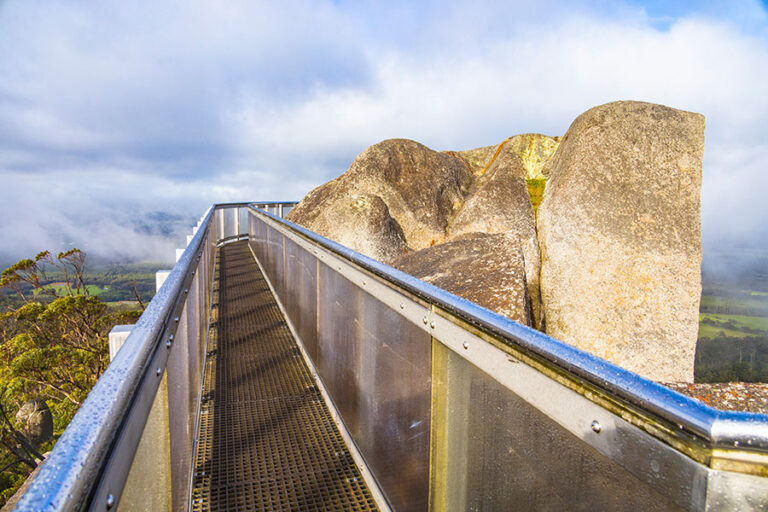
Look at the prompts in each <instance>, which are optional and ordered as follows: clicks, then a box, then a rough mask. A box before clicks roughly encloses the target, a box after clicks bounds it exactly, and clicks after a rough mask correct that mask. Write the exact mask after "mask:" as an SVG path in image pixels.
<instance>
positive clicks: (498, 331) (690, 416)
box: [251, 205, 768, 451]
mask: <svg viewBox="0 0 768 512" xmlns="http://www.w3.org/2000/svg"><path fill="white" fill-rule="evenodd" d="M251 208H254V205H251ZM254 209H257V210H258V208H254ZM259 213H260V214H262V215H267V216H268V217H270V218H271V219H272V220H274V221H275V222H278V223H279V224H281V225H283V226H285V227H286V228H288V229H290V230H292V231H293V232H295V233H298V234H299V235H301V236H302V237H304V238H306V239H308V240H310V241H311V242H313V243H315V244H317V245H319V246H321V247H323V248H325V249H327V250H329V251H331V252H333V253H335V254H336V255H338V256H340V257H342V258H344V259H346V260H347V261H349V262H352V263H354V264H356V265H358V266H360V267H362V268H363V269H365V270H367V271H369V272H371V273H373V274H375V275H377V276H379V277H381V278H382V279H384V280H386V281H388V282H390V283H391V284H393V285H395V286H397V287H400V288H402V289H404V290H407V291H408V292H410V293H412V294H414V295H416V296H417V297H419V298H421V299H423V300H426V301H427V302H430V303H432V304H435V305H437V306H439V307H441V308H444V309H445V310H447V311H449V312H450V313H452V314H453V315H455V316H457V317H459V318H461V319H462V320H465V321H467V322H469V323H470V324H472V325H474V326H475V327H478V328H480V329H481V330H485V331H487V332H489V333H491V334H494V335H496V336H498V337H499V339H500V340H501V341H503V342H505V343H507V344H508V345H509V346H511V347H514V348H518V349H523V350H525V351H526V352H529V353H532V354H534V355H536V356H538V357H539V358H541V359H544V360H546V361H548V362H550V363H551V364H553V365H555V366H557V367H559V368H560V369H562V370H563V371H565V372H567V373H570V374H572V375H574V376H577V377H579V378H580V379H583V380H584V381H587V382H589V383H591V384H593V385H595V386H597V387H598V388H600V389H603V390H605V391H607V392H609V393H610V394H612V395H614V396H616V397H618V398H620V399H622V400H623V401H625V402H628V403H629V404H632V405H634V406H636V407H638V408H640V409H642V410H643V411H645V412H648V413H652V414H653V415H655V416H657V417H659V418H662V419H664V420H667V421H669V422H672V423H674V424H675V425H677V427H678V428H679V429H680V430H683V431H688V432H690V433H693V434H695V435H697V436H698V437H700V438H701V439H703V440H704V441H706V442H707V443H709V445H710V448H728V449H730V450H739V451H754V450H760V451H768V415H763V414H756V413H749V412H729V411H722V410H718V409H714V408H712V407H710V406H708V405H705V404H703V403H701V402H699V401H697V400H694V399H692V398H690V397H687V396H685V395H682V394H681V393H678V392H676V391H673V390H671V389H669V388H667V387H665V386H663V385H661V384H658V383H656V382H653V381H651V380H648V379H646V378H643V377H641V376H639V375H637V374H636V373H633V372H631V371H629V370H626V369H624V368H621V367H619V366H617V365H615V364H613V363H610V362H608V361H605V360H603V359H601V358H599V357H597V356H594V355H592V354H589V353H587V352H584V351H582V350H580V349H578V348H575V347H573V346H571V345H568V344H567V343H564V342H562V341H559V340H557V339H555V338H552V337H551V336H548V335H546V334H544V333H542V332H539V331H536V330H534V329H532V328H530V327H527V326H525V325H522V324H519V323H517V322H514V321H513V320H510V319H509V318H507V317H505V316H502V315H499V314H497V313H494V312H492V311H489V310H487V309H485V308H483V307H481V306H478V305H477V304H475V303H473V302H470V301H468V300H466V299H463V298H461V297H457V296H456V295H453V294H451V293H449V292H446V291H445V290H442V289H440V288H437V287H436V286H433V285H431V284H429V283H426V282H424V281H421V280H419V279H417V278H415V277H413V276H411V275H408V274H406V273H404V272H401V271H399V270H397V269H395V268H393V267H390V266H389V265H386V264H384V263H381V262H380V261H377V260H374V259H373V258H370V257H368V256H365V255H363V254H360V253H358V252H356V251H353V250H352V249H349V248H347V247H345V246H343V245H341V244H338V243H336V242H334V241H332V240H329V239H327V238H325V237H323V236H321V235H318V234H317V233H314V232H312V231H310V230H308V229H306V228H303V227H301V226H299V225H297V224H294V223H292V222H290V221H287V220H285V219H282V218H280V217H277V216H275V215H272V214H271V213H269V212H266V211H264V210H261V211H259Z"/></svg>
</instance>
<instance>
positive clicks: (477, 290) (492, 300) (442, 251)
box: [392, 233, 531, 325]
mask: <svg viewBox="0 0 768 512" xmlns="http://www.w3.org/2000/svg"><path fill="white" fill-rule="evenodd" d="M392 266H394V267H395V268H398V269H400V270H402V271H403V272H406V273H408V274H411V275H412V276H415V277H418V278H419V279H422V280H424V281H426V282H428V283H431V284H433V285H435V286H437V287H439V288H442V289H443V290H446V291H449V292H451V293H453V294H454V295H458V296H459V297H463V298H465V299H467V300H470V301H472V302H474V303H476V304H479V305H481V306H483V307H485V308H488V309H490V310H491V311H495V312H496V313H499V314H502V315H505V316H507V317H509V318H511V319H512V320H515V321H516V322H520V323H522V324H525V325H531V312H530V308H529V300H528V293H527V287H526V279H525V261H524V259H523V251H522V248H521V247H520V244H519V242H518V240H517V239H516V237H515V236H512V235H507V234H485V233H469V234H465V235H461V236H459V237H457V238H456V239H454V240H452V241H450V242H446V243H443V244H440V245H436V246H434V247H429V248H427V249H423V250H421V251H416V252H412V253H408V254H405V255H403V256H401V257H399V258H397V259H396V260H394V261H393V262H392Z"/></svg>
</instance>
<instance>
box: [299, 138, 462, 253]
mask: <svg viewBox="0 0 768 512" xmlns="http://www.w3.org/2000/svg"><path fill="white" fill-rule="evenodd" d="M471 182H472V175H471V173H470V171H469V170H468V169H467V166H466V165H464V164H463V162H461V161H460V160H459V159H457V158H455V157H453V156H451V155H449V154H446V153H441V152H437V151H433V150H431V149H429V148H428V147H426V146H424V145H422V144H419V143H417V142H414V141H411V140H405V139H392V140H385V141H383V142H380V143H378V144H376V145H373V146H371V147H369V148H368V149H366V150H365V151H363V152H362V153H361V154H360V155H359V156H358V157H357V158H356V159H355V161H354V162H353V163H352V165H351V166H350V168H349V170H348V171H347V172H345V173H344V174H342V175H341V176H339V177H338V178H336V179H335V180H333V181H330V182H328V183H326V184H325V185H321V186H320V187H318V188H316V189H315V190H313V191H312V192H310V193H309V194H308V195H307V197H305V198H304V199H303V200H302V201H301V203H299V205H298V206H297V207H296V208H294V209H293V210H292V211H291V212H290V214H289V215H288V220H290V221H292V222H295V223H297V224H301V225H302V226H304V227H306V228H308V229H311V230H312V231H315V232H317V233H319V234H321V235H323V236H327V237H329V238H333V239H335V240H337V241H341V238H344V239H345V240H359V239H360V237H356V236H354V235H353V234H350V235H349V236H342V237H341V238H339V235H340V234H341V230H345V229H346V230H354V229H355V226H356V223H355V222H346V221H345V220H344V216H345V215H346V214H347V213H349V212H351V211H352V210H350V209H349V208H348V207H347V204H348V199H344V200H343V201H341V202H340V200H339V198H352V197H354V196H356V195H361V194H362V195H366V196H369V197H370V196H378V197H379V198H380V199H381V200H382V201H383V202H384V204H385V205H386V206H387V208H388V214H389V216H390V217H391V218H392V219H394V221H395V222H396V223H397V225H398V226H399V227H400V229H401V230H402V233H403V237H404V240H405V243H406V244H407V246H408V247H409V248H410V249H413V250H418V249H422V248H424V247H429V246H431V245H435V244H438V243H441V242H443V241H444V240H445V231H446V228H447V227H448V223H449V220H450V219H451V218H452V217H453V216H454V215H455V214H456V211H457V210H458V209H459V208H460V207H461V205H462V204H463V202H464V197H465V195H466V193H467V191H468V189H469V187H470V185H471ZM345 201H346V202H345ZM377 218H379V219H381V220H382V221H385V222H386V219H385V218H384V217H383V216H378V217H377ZM371 220H373V219H371ZM334 225H335V227H334V230H335V231H333V233H332V232H331V231H329V227H330V226H334ZM383 229H388V228H386V227H384V228H383ZM390 238H391V237H387V238H386V240H389V239H390ZM383 241H384V240H382V242H383ZM342 243H344V242H342ZM349 247H350V248H352V249H355V250H357V251H360V252H363V253H364V254H367V255H369V256H372V257H376V256H375V254H393V253H394V252H398V251H400V249H399V248H396V249H395V250H394V251H393V250H392V249H391V248H383V247H374V248H372V247H371V246H370V245H369V246H366V247H362V246H360V245H350V246H349ZM388 258H389V257H386V258H384V259H382V261H385V262H387V261H389V260H388Z"/></svg>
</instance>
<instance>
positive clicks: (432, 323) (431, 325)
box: [429, 320, 435, 329]
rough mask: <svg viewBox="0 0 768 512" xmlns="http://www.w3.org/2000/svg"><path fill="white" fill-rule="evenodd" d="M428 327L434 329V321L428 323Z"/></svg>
mask: <svg viewBox="0 0 768 512" xmlns="http://www.w3.org/2000/svg"><path fill="white" fill-rule="evenodd" d="M429 326H430V327H431V328H433V329H434V328H435V321H434V320H432V321H431V322H429Z"/></svg>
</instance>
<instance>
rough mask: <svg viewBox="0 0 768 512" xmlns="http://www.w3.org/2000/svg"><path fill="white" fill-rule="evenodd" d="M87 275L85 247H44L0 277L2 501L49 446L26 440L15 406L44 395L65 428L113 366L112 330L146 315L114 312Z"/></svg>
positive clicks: (56, 426) (59, 425) (60, 426)
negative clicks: (0, 300) (0, 304)
mask: <svg viewBox="0 0 768 512" xmlns="http://www.w3.org/2000/svg"><path fill="white" fill-rule="evenodd" d="M84 276H85V253H83V252H81V251H80V250H78V249H72V250H69V251H67V252H63V253H59V254H58V255H57V256H55V257H54V256H53V255H52V254H51V253H50V252H48V251H45V252H41V253H39V254H38V255H37V256H35V258H34V259H24V260H21V261H19V262H18V263H16V264H15V265H12V266H11V267H9V268H7V269H6V270H4V271H3V272H2V274H1V275H0V288H2V289H3V290H4V291H5V292H6V299H7V300H6V301H5V303H4V304H5V309H4V311H2V313H0V469H2V475H0V503H3V502H5V501H6V500H7V498H8V497H10V496H11V495H12V492H13V491H14V490H15V488H17V487H18V486H19V485H21V483H23V480H24V478H25V477H26V475H27V474H29V472H30V471H31V470H32V469H34V467H35V466H36V465H37V464H38V463H39V461H40V460H42V451H44V450H45V449H49V448H50V446H45V445H44V446H43V447H35V446H32V445H30V444H29V443H28V442H26V441H25V439H24V436H23V432H22V429H21V428H20V427H19V426H18V425H16V424H15V422H14V419H13V416H12V413H11V411H17V410H18V409H19V408H20V407H21V406H22V404H24V403H25V402H26V401H28V400H30V399H43V400H45V401H46V403H47V404H48V406H49V407H50V409H51V412H52V414H53V418H54V429H55V432H57V433H60V432H61V431H62V430H63V429H64V428H65V427H66V425H67V424H68V423H69V421H70V420H71V419H72V416H74V414H75V412H76V411H77V409H78V407H79V406H80V404H81V403H82V402H83V400H85V398H86V396H87V395H88V392H89V391H90V390H91V388H92V387H93V385H94V384H95V383H96V381H97V380H98V378H99V377H100V376H101V374H102V373H103V372H104V370H105V369H106V367H107V365H108V364H109V348H108V343H107V338H108V334H109V331H110V330H111V329H112V327H113V326H114V325H116V324H118V323H133V322H135V321H136V319H137V318H138V316H139V315H140V314H141V311H114V310H111V309H110V308H109V306H107V304H105V303H104V302H102V301H101V300H100V299H99V297H98V296H94V295H91V294H90V293H89V291H88V287H87V286H86V283H85V279H84ZM9 291H10V292H11V293H10V294H9V293H8V292H9ZM9 295H10V296H13V295H15V297H13V299H8V296H9ZM54 437H57V436H54ZM48 444H49V445H52V443H48ZM38 448H39V451H38Z"/></svg>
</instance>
